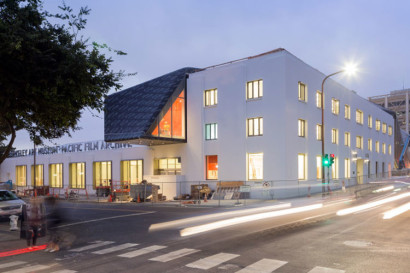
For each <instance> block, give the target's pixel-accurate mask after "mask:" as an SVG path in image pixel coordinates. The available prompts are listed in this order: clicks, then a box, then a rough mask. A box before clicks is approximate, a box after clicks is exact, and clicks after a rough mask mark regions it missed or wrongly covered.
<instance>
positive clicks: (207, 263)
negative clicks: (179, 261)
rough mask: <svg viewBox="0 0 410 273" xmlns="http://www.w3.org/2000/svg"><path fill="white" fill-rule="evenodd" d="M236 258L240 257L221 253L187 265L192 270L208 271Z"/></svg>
mask: <svg viewBox="0 0 410 273" xmlns="http://www.w3.org/2000/svg"><path fill="white" fill-rule="evenodd" d="M236 257H239V255H237V254H230V253H223V252H221V253H218V254H215V255H212V256H209V257H206V258H204V259H199V260H198V261H196V262H193V263H190V264H187V265H186V266H187V267H191V268H199V269H205V270H207V269H210V268H212V267H214V266H217V265H219V264H221V263H224V262H226V261H229V260H232V259H234V258H236Z"/></svg>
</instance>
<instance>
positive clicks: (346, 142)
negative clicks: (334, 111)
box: [345, 132, 350, 147]
mask: <svg viewBox="0 0 410 273" xmlns="http://www.w3.org/2000/svg"><path fill="white" fill-rule="evenodd" d="M345 146H348V147H350V133H349V132H345Z"/></svg>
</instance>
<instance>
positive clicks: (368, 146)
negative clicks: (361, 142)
mask: <svg viewBox="0 0 410 273" xmlns="http://www.w3.org/2000/svg"><path fill="white" fill-rule="evenodd" d="M367 149H368V150H369V151H372V150H373V143H372V139H371V138H369V139H368V140H367Z"/></svg>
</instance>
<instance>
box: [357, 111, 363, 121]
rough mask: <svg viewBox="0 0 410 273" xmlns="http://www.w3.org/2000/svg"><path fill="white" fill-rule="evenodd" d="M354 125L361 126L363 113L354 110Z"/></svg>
mask: <svg viewBox="0 0 410 273" xmlns="http://www.w3.org/2000/svg"><path fill="white" fill-rule="evenodd" d="M356 123H358V124H363V112H362V111H360V110H356Z"/></svg>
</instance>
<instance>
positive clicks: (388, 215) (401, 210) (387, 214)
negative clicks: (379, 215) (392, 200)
mask: <svg viewBox="0 0 410 273" xmlns="http://www.w3.org/2000/svg"><path fill="white" fill-rule="evenodd" d="M408 210H410V202H409V203H407V204H404V205H402V206H400V207H397V208H394V209H392V210H389V211H386V212H385V213H384V214H383V219H391V218H393V217H396V216H397V215H400V214H402V213H405V212H407V211H408Z"/></svg>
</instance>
